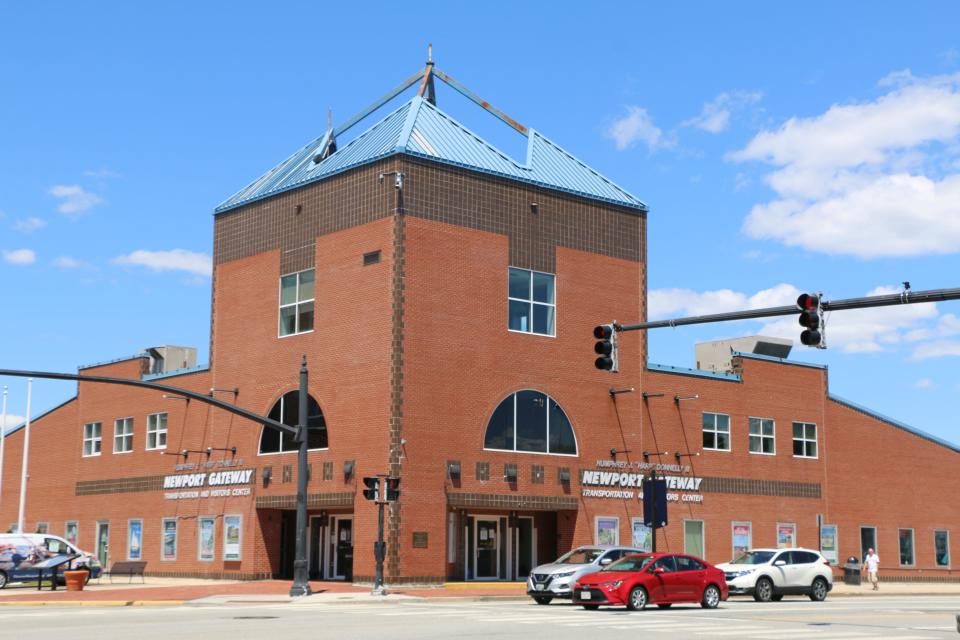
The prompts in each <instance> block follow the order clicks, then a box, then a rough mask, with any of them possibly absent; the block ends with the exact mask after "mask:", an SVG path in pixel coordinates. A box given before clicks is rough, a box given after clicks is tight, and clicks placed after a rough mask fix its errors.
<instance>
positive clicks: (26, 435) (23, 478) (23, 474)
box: [17, 378, 33, 533]
mask: <svg viewBox="0 0 960 640" xmlns="http://www.w3.org/2000/svg"><path fill="white" fill-rule="evenodd" d="M32 391H33V378H27V424H26V427H25V428H24V431H23V465H22V466H21V467H20V511H19V513H18V514H17V533H23V508H24V506H25V505H26V502H27V462H28V460H29V458H30V394H31V392H32Z"/></svg>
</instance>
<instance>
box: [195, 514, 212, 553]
mask: <svg viewBox="0 0 960 640" xmlns="http://www.w3.org/2000/svg"><path fill="white" fill-rule="evenodd" d="M216 555H217V519H216V518H211V517H201V518H197V559H198V560H202V561H204V562H212V561H213V559H214V557H216Z"/></svg>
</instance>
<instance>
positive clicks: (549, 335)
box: [507, 327, 557, 338]
mask: <svg viewBox="0 0 960 640" xmlns="http://www.w3.org/2000/svg"><path fill="white" fill-rule="evenodd" d="M507 332H508V333H519V334H520V335H525V336H540V337H541V338H556V337H557V334H556V333H555V332H554V333H536V332H534V331H521V330H520V329H511V328H510V327H507Z"/></svg>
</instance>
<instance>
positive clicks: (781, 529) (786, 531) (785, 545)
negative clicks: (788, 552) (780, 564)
mask: <svg viewBox="0 0 960 640" xmlns="http://www.w3.org/2000/svg"><path fill="white" fill-rule="evenodd" d="M795 546H797V525H796V524H794V523H792V522H790V523H784V522H780V523H777V549H792V548H793V547H795Z"/></svg>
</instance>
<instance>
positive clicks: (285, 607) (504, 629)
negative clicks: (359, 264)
mask: <svg viewBox="0 0 960 640" xmlns="http://www.w3.org/2000/svg"><path fill="white" fill-rule="evenodd" d="M957 613H960V598H956V597H934V596H906V597H900V596H877V597H870V598H857V597H850V598H833V599H828V600H827V601H826V602H821V603H815V602H810V601H809V600H807V599H806V598H803V599H800V598H796V599H790V598H787V599H784V600H783V601H782V602H779V603H769V604H758V603H755V602H753V601H752V600H743V599H735V600H733V601H731V602H726V603H723V604H722V605H721V607H720V608H719V609H716V610H713V611H707V610H704V609H701V608H700V607H699V606H678V605H675V606H674V607H673V608H672V609H670V610H659V609H656V608H654V609H648V610H646V611H640V612H629V611H625V610H623V609H601V610H599V611H585V610H583V609H581V608H580V607H573V606H571V605H569V604H553V605H550V606H546V607H544V606H538V605H535V604H533V603H532V602H531V603H529V604H528V603H524V602H516V601H510V602H465V601H457V602H450V601H442V600H437V599H433V600H427V601H422V600H392V599H390V598H386V599H385V600H384V601H382V602H369V603H352V602H343V603H340V602H317V601H313V602H311V601H310V600H309V599H307V600H306V601H300V602H296V603H290V604H284V603H278V604H254V603H235V604H227V605H183V606H178V607H166V606H134V607H90V606H83V607H56V606H50V605H47V606H43V607H3V608H2V609H0V638H11V639H12V638H34V637H38V638H41V637H44V638H45V637H58V638H62V637H69V638H71V639H72V640H82V639H91V640H92V639H94V638H96V639H98V640H100V639H103V638H124V639H126V638H134V639H136V640H153V639H157V640H161V639H162V640H170V638H178V639H180V638H204V639H205V640H214V639H220V638H224V639H230V640H240V639H245V638H266V639H268V640H289V639H296V638H311V639H316V638H336V639H337V640H341V639H342V640H348V639H353V638H378V639H383V638H397V639H401V640H406V639H410V640H413V639H417V640H422V639H428V638H437V639H439V638H443V639H447V638H497V639H498V640H499V639H512V638H516V639H518V640H520V639H523V640H529V638H530V637H531V636H532V637H539V638H549V639H550V640H565V639H568V638H569V639H574V638H575V639H577V640H589V639H592V638H601V637H611V638H613V637H632V638H638V637H642V638H644V639H645V640H646V639H648V638H650V639H659V638H670V639H671V640H677V639H678V638H703V639H705V640H708V639H711V638H713V639H717V640H722V639H723V638H730V639H731V640H737V639H740V638H746V639H749V640H753V639H757V640H763V639H771V640H792V639H800V640H804V639H806V638H816V639H818V640H829V639H831V638H835V639H837V640H840V639H844V640H857V639H861V638H862V639H864V640H868V639H871V638H898V639H899V640H938V639H939V640H944V639H953V638H960V635H958V632H957V621H956V617H955V616H956V614H957Z"/></svg>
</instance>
